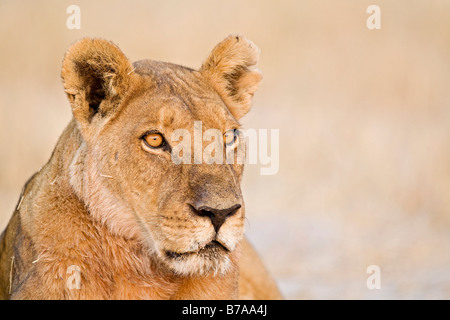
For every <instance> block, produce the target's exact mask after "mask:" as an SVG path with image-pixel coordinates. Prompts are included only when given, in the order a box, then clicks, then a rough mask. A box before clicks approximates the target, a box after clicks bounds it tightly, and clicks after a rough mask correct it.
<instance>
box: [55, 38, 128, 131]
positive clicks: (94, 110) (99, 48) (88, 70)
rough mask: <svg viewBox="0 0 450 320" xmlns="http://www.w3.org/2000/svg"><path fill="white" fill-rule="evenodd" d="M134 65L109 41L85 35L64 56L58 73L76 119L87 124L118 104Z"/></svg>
mask: <svg viewBox="0 0 450 320" xmlns="http://www.w3.org/2000/svg"><path fill="white" fill-rule="evenodd" d="M132 71H133V66H132V64H131V62H130V61H129V60H128V59H127V57H126V56H125V55H124V54H123V53H122V51H121V50H120V49H119V48H118V47H117V46H116V45H115V44H113V43H112V42H109V41H107V40H103V39H91V38H84V39H82V40H80V41H78V42H76V43H75V44H73V45H72V46H71V47H70V48H69V50H68V51H67V53H66V55H65V56H64V61H63V66H62V71H61V76H62V80H63V83H64V89H65V92H66V94H67V97H68V99H69V102H70V104H71V106H72V111H73V115H74V117H75V119H77V121H78V122H79V123H80V124H81V125H82V126H86V125H88V124H90V123H91V122H92V120H93V119H94V118H95V116H98V117H99V118H104V117H106V116H108V115H110V114H112V113H113V112H114V111H115V110H116V109H117V106H118V105H119V104H120V101H121V98H122V97H123V96H124V94H125V92H126V91H127V89H128V87H129V85H130V81H131V80H130V76H129V75H130V73H131V72H132Z"/></svg>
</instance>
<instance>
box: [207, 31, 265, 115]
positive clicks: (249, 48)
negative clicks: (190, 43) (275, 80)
mask: <svg viewBox="0 0 450 320" xmlns="http://www.w3.org/2000/svg"><path fill="white" fill-rule="evenodd" d="M258 60H259V49H258V47H256V46H255V45H254V44H253V43H252V42H251V41H249V40H248V39H246V38H245V37H243V36H240V35H230V36H228V37H227V38H225V39H224V40H223V41H222V42H220V43H219V44H218V45H217V46H216V47H215V48H214V49H213V50H212V52H211V53H210V55H209V57H208V58H207V59H206V61H205V62H204V63H203V65H202V67H201V68H200V72H201V73H202V74H203V75H204V76H205V77H207V78H208V79H209V81H210V82H211V83H212V85H213V86H214V88H215V89H216V90H217V91H218V92H219V94H220V95H221V96H222V98H223V99H224V101H225V103H226V104H227V106H228V108H229V110H230V112H231V113H232V114H233V116H234V117H235V118H236V119H240V118H242V117H243V116H244V115H245V114H246V113H247V112H248V111H249V110H250V108H251V102H252V101H251V100H252V97H253V94H254V93H255V92H256V90H257V89H258V86H259V83H260V82H261V79H262V74H261V72H260V71H259V70H257V69H255V65H256V64H257V63H258Z"/></svg>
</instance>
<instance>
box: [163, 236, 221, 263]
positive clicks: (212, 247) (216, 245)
mask: <svg viewBox="0 0 450 320" xmlns="http://www.w3.org/2000/svg"><path fill="white" fill-rule="evenodd" d="M217 250H223V251H225V252H229V251H230V250H228V249H227V248H225V247H224V246H223V245H222V244H221V243H220V242H218V241H216V240H213V241H211V242H210V243H208V244H207V245H206V246H204V247H203V248H201V249H200V250H198V251H192V252H183V253H177V252H173V251H166V252H165V253H166V256H167V257H169V258H171V259H175V260H178V259H182V258H183V257H186V256H188V255H192V254H202V253H206V252H208V251H217Z"/></svg>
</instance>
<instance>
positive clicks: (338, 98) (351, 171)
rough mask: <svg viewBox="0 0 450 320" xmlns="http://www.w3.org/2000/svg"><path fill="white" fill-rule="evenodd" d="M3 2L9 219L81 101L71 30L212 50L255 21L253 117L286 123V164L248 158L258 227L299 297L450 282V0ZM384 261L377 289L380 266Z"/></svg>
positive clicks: (2, 215) (283, 284)
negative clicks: (73, 72)
mask: <svg viewBox="0 0 450 320" xmlns="http://www.w3.org/2000/svg"><path fill="white" fill-rule="evenodd" d="M70 4H72V3H69V2H67V1H49V0H44V1H39V2H36V3H35V2H26V1H11V0H9V1H8V0H5V1H2V2H1V3H0V42H1V43H2V45H1V47H0V70H1V71H0V145H1V148H0V228H1V229H2V228H3V227H4V226H5V225H6V223H7V221H8V219H9V217H10V215H11V213H12V210H13V208H14V206H15V204H16V202H17V200H18V197H19V193H20V190H21V188H22V185H23V183H24V182H25V181H26V180H27V178H28V177H29V176H31V174H32V173H33V172H35V171H37V170H38V169H39V168H40V167H41V166H42V165H43V164H44V163H45V162H46V161H47V159H48V157H49V156H50V154H51V151H52V149H53V147H54V145H55V143H56V141H57V138H58V136H59V135H60V133H61V132H62V130H63V128H64V126H65V125H66V124H67V123H68V122H69V120H70V117H71V114H70V109H69V105H68V103H67V101H66V98H65V96H64V93H63V90H62V85H61V83H60V76H59V74H60V67H61V61H62V57H63V54H64V52H65V50H67V48H68V46H69V45H70V44H71V43H73V42H74V41H76V40H77V39H79V38H81V37H83V36H96V37H103V38H107V39H111V40H113V41H115V42H116V43H118V44H119V46H120V47H121V48H122V50H123V51H124V52H125V53H126V54H127V55H128V56H129V57H130V59H132V60H139V59H142V58H152V59H156V60H164V61H171V62H174V63H179V64H183V65H186V66H190V67H194V68H195V67H198V66H200V64H201V62H202V61H203V59H205V58H206V56H207V54H208V53H209V51H210V50H211V49H212V47H213V46H214V45H215V44H216V43H218V42H219V41H220V40H221V39H223V38H224V37H225V36H226V35H228V34H230V33H242V34H245V35H246V36H247V37H248V38H250V39H251V40H252V41H253V42H255V43H256V44H257V45H258V46H259V47H260V49H261V61H260V64H259V68H260V69H261V70H262V71H263V73H264V80H263V83H262V85H261V87H260V90H259V91H258V92H257V94H256V95H255V98H254V108H253V110H252V111H251V112H250V114H248V115H247V116H246V117H245V118H244V120H243V124H244V125H245V127H247V128H255V129H279V133H280V140H279V145H278V148H277V150H278V151H279V157H280V163H279V170H278V172H277V174H275V175H270V176H264V175H261V174H260V167H261V166H258V165H249V166H248V167H247V168H246V170H245V177H244V182H243V192H244V195H245V198H246V207H247V216H248V220H247V234H248V237H249V238H250V239H251V241H252V243H253V244H254V245H255V247H256V248H257V249H258V251H259V252H260V253H261V255H262V257H263V259H264V261H265V262H266V264H267V267H268V269H269V270H270V271H271V272H272V273H273V275H274V277H275V278H276V279H277V281H278V283H279V285H280V288H281V289H282V291H283V294H284V296H285V297H286V298H288V299H328V298H331V299H381V298H387V299H407V298H417V299H431V298H438V299H448V298H450V254H449V252H450V232H449V229H450V148H449V146H450V93H449V92H450V91H449V90H448V88H449V87H450V20H449V18H448V17H449V16H450V3H449V2H448V1H436V0H432V1H419V0H412V1H406V0H400V1H386V0H379V1H377V4H378V5H379V7H380V9H381V29H380V30H369V29H368V28H367V27H366V20H367V18H368V17H369V14H367V13H366V9H367V7H368V6H369V5H370V4H372V3H370V2H367V1H356V0H353V1H352V0H343V1H334V0H316V1H301V2H300V1H277V2H273V1H243V2H242V1H234V0H232V1H226V2H222V1H215V0H214V1H208V2H204V1H189V2H181V1H164V2H162V1H158V2H156V1H136V0H133V1H127V2H125V1H115V2H110V1H95V2H93V1H78V4H79V6H80V8H81V19H82V22H81V29H80V30H69V29H67V27H66V19H67V17H68V14H67V13H66V9H67V7H68V6H69V5H70ZM371 265H376V266H378V267H379V268H380V271H381V288H380V289H372V290H370V289H368V287H367V279H368V277H369V276H370V274H368V273H367V268H368V267H369V266H371Z"/></svg>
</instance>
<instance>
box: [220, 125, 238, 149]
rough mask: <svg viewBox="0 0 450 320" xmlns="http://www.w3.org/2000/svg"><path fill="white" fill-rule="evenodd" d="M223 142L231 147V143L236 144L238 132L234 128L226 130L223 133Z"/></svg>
mask: <svg viewBox="0 0 450 320" xmlns="http://www.w3.org/2000/svg"><path fill="white" fill-rule="evenodd" d="M223 142H224V143H225V145H226V146H227V147H231V146H233V145H235V144H236V145H237V143H238V142H239V141H238V132H237V130H236V129H231V130H228V131H227V132H225V133H224V134H223Z"/></svg>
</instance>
